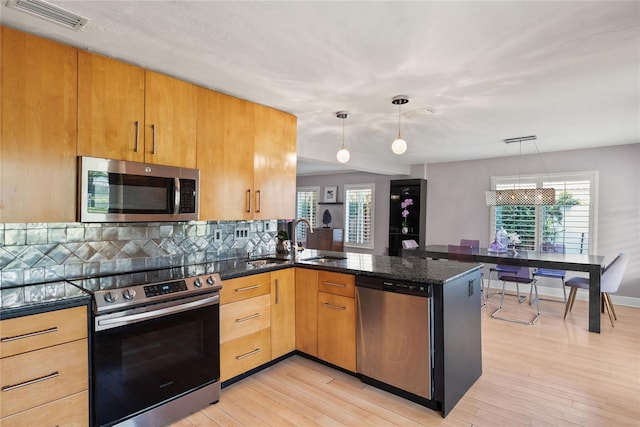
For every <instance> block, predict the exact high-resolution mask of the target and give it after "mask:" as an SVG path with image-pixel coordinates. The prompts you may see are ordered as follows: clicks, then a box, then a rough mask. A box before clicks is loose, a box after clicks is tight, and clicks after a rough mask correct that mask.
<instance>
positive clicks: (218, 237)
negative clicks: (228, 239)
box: [213, 229, 222, 242]
mask: <svg viewBox="0 0 640 427" xmlns="http://www.w3.org/2000/svg"><path fill="white" fill-rule="evenodd" d="M213 241H214V242H221V241H222V230H218V229H216V230H213Z"/></svg>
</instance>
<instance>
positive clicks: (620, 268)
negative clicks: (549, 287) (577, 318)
mask: <svg viewBox="0 0 640 427" xmlns="http://www.w3.org/2000/svg"><path fill="white" fill-rule="evenodd" d="M627 264H629V255H628V254H626V253H624V252H620V253H619V254H618V256H617V257H616V258H615V259H614V260H613V261H611V262H610V263H609V264H608V265H607V266H606V267H605V268H604V270H602V279H601V280H600V293H601V295H602V311H603V312H604V311H605V310H606V311H607V312H608V313H609V320H610V321H611V326H614V325H613V319H615V320H618V317H617V316H616V311H615V309H614V308H613V303H612V302H611V297H610V296H609V293H616V292H618V288H619V287H620V283H622V277H623V276H624V271H625V270H626V269H627ZM565 284H566V285H567V286H570V287H571V291H569V301H567V306H566V308H565V309H564V318H565V319H566V318H567V313H568V312H570V311H571V309H572V308H573V303H574V301H575V300H576V293H577V291H578V288H580V289H589V279H588V278H586V277H572V278H570V279H569V280H567V281H566V282H565Z"/></svg>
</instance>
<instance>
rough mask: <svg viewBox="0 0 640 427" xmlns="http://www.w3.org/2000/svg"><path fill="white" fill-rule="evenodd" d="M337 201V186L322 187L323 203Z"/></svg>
mask: <svg viewBox="0 0 640 427" xmlns="http://www.w3.org/2000/svg"><path fill="white" fill-rule="evenodd" d="M337 201H338V186H337V185H330V186H327V187H324V193H323V196H322V202H323V203H336V202H337Z"/></svg>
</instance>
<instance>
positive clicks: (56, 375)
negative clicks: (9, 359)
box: [2, 371, 60, 391]
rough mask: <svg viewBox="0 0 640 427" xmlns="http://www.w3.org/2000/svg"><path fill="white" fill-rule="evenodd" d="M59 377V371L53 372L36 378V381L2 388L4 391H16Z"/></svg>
mask: <svg viewBox="0 0 640 427" xmlns="http://www.w3.org/2000/svg"><path fill="white" fill-rule="evenodd" d="M59 376H60V373H59V372H58V371H55V372H53V373H51V374H49V375H45V376H44V377H40V378H35V379H32V380H29V381H25V382H22V383H18V384H14V385H7V386H4V387H2V391H11V390H15V389H17V388H20V387H24V386H28V385H31V384H35V383H39V382H41V381H45V380H50V379H52V378H55V377H59Z"/></svg>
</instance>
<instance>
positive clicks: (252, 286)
mask: <svg viewBox="0 0 640 427" xmlns="http://www.w3.org/2000/svg"><path fill="white" fill-rule="evenodd" d="M259 287H260V285H251V286H246V287H244V288H238V289H236V292H244V291H250V290H252V289H257V288H259Z"/></svg>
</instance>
